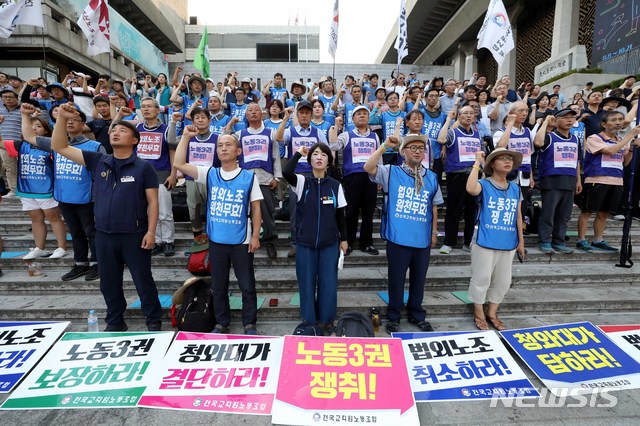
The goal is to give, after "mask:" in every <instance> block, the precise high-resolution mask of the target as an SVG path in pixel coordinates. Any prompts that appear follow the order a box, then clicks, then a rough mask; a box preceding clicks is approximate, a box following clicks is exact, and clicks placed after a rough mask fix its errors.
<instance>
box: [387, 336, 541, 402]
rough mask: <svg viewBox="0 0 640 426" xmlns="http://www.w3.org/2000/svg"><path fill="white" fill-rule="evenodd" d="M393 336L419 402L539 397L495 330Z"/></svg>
mask: <svg viewBox="0 0 640 426" xmlns="http://www.w3.org/2000/svg"><path fill="white" fill-rule="evenodd" d="M393 337H399V338H401V339H402V342H403V347H404V355H405V359H406V361H407V366H408V370H409V377H410V378H411V386H412V388H413V395H414V397H415V400H416V402H424V401H429V402H431V401H469V400H478V399H491V398H493V397H497V396H499V397H501V398H505V397H513V398H516V397H525V398H528V397H538V396H539V394H538V391H537V390H536V389H535V388H534V387H533V385H532V384H531V382H530V381H529V379H527V376H526V375H525V374H524V372H523V371H522V369H520V367H519V366H518V364H517V362H516V361H515V360H514V359H513V357H512V356H511V354H509V351H508V350H507V348H506V347H505V346H504V344H503V343H502V342H501V341H500V337H499V336H498V335H497V334H496V333H494V332H493V331H478V332H452V333H393Z"/></svg>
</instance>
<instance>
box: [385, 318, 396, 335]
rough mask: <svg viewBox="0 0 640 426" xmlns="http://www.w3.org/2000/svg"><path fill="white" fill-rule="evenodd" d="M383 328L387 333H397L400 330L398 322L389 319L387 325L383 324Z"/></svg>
mask: <svg viewBox="0 0 640 426" xmlns="http://www.w3.org/2000/svg"><path fill="white" fill-rule="evenodd" d="M384 329H385V330H387V333H389V334H391V333H397V332H398V331H400V324H398V323H397V322H393V321H389V322H388V323H387V325H385V326H384Z"/></svg>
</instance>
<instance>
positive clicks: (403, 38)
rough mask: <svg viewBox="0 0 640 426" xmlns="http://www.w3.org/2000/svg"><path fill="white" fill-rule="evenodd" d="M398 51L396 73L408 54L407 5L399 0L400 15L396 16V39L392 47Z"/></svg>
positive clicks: (403, 0)
mask: <svg viewBox="0 0 640 426" xmlns="http://www.w3.org/2000/svg"><path fill="white" fill-rule="evenodd" d="M394 47H395V48H396V50H397V51H398V72H400V63H401V62H402V59H403V58H404V57H405V56H407V55H408V54H409V44H408V42H407V5H406V3H405V0H400V15H398V37H397V38H396V44H395V45H394Z"/></svg>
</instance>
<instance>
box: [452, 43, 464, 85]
mask: <svg viewBox="0 0 640 426" xmlns="http://www.w3.org/2000/svg"><path fill="white" fill-rule="evenodd" d="M464 59H465V55H464V53H462V51H460V50H458V51H457V52H456V53H454V54H453V56H452V57H451V66H452V67H453V78H455V79H456V80H464Z"/></svg>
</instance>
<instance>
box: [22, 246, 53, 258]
mask: <svg viewBox="0 0 640 426" xmlns="http://www.w3.org/2000/svg"><path fill="white" fill-rule="evenodd" d="M48 255H49V253H48V252H47V251H46V250H41V249H39V248H38V247H36V248H30V249H29V253H27V255H26V256H25V257H23V258H22V259H23V260H30V259H35V258H36V257H45V256H48Z"/></svg>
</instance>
